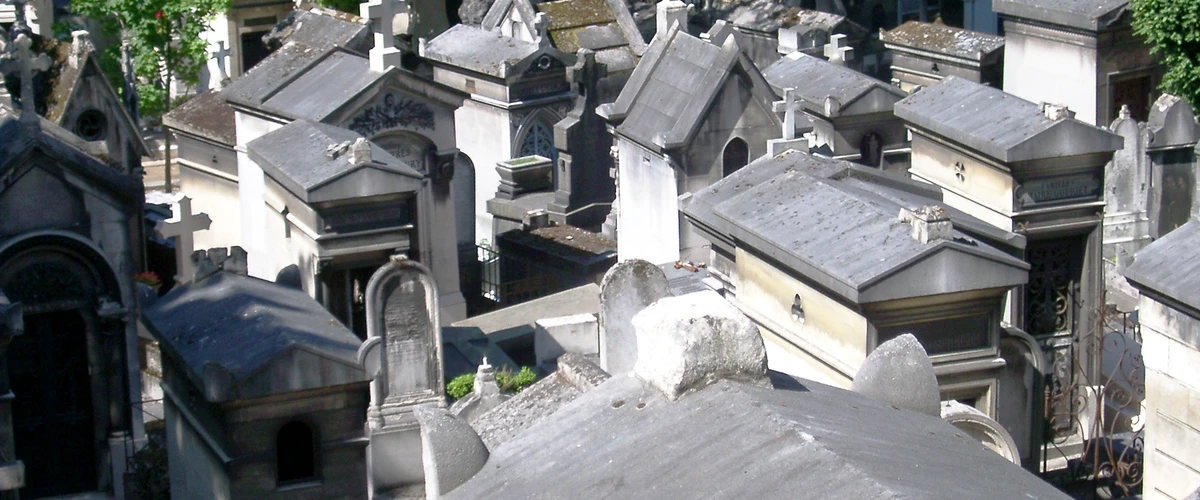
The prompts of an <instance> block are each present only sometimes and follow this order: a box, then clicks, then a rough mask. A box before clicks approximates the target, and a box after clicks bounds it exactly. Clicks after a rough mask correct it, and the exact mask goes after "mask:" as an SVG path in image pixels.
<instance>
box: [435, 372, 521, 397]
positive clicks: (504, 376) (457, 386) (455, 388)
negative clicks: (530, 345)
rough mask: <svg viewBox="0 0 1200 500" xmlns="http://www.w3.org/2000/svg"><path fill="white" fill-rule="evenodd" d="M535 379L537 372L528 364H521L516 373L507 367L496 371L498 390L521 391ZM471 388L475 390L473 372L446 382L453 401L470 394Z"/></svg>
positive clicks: (447, 391) (448, 393)
mask: <svg viewBox="0 0 1200 500" xmlns="http://www.w3.org/2000/svg"><path fill="white" fill-rule="evenodd" d="M535 381H537V374H536V373H534V372H533V369H532V368H530V367H528V366H522V367H521V369H520V370H518V371H517V373H513V372H512V370H511V369H509V368H507V367H505V368H503V369H501V370H500V371H498V372H496V385H499V386H500V390H501V391H504V392H511V393H517V392H521V390H522V389H524V388H525V387H527V386H529V384H532V383H534V382H535ZM473 390H475V374H474V373H464V374H462V375H459V376H457V377H454V378H452V379H450V381H449V382H446V394H447V395H449V396H450V398H451V399H453V400H455V401H458V400H459V399H462V397H463V396H466V395H467V394H470V393H471V391H473Z"/></svg>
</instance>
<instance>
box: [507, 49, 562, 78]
mask: <svg viewBox="0 0 1200 500" xmlns="http://www.w3.org/2000/svg"><path fill="white" fill-rule="evenodd" d="M543 55H545V56H549V57H550V59H551V60H552V66H550V67H547V68H541V67H540V64H541V60H542V56H543ZM572 64H575V55H574V54H568V53H566V52H563V51H561V50H558V49H556V48H554V47H552V46H549V45H547V46H545V47H542V48H540V49H538V50H537V51H536V52H534V53H532V54H529V55H528V56H525V58H524V59H521V62H518V63H516V64H514V65H512V66H510V67H509V70H508V74H509V75H510V77H511V75H520V74H524V73H526V72H531V71H549V70H552V69H558V68H562V67H567V66H571V65H572Z"/></svg>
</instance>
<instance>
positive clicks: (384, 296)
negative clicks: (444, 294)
mask: <svg viewBox="0 0 1200 500" xmlns="http://www.w3.org/2000/svg"><path fill="white" fill-rule="evenodd" d="M437 297H438V293H437V286H436V284H435V283H434V281H433V278H432V275H431V274H430V272H429V270H428V269H426V268H425V266H422V265H421V264H418V263H416V262H413V261H410V260H408V259H406V258H403V257H393V258H392V260H391V262H388V263H387V264H385V265H384V266H383V267H381V268H379V270H378V271H376V272H375V274H374V275H373V276H372V277H371V281H370V282H369V283H368V284H367V341H366V342H364V343H363V346H362V348H360V349H359V360H360V362H361V363H362V364H363V365H364V366H365V367H367V369H368V372H369V373H372V374H373V375H374V377H375V381H374V382H373V386H372V396H371V412H372V415H371V419H372V423H373V424H375V423H378V424H381V426H382V427H385V428H386V427H392V426H396V425H413V424H415V421H414V420H413V419H412V409H413V407H415V406H416V405H420V404H428V403H435V404H438V405H444V404H445V382H444V381H443V379H442V377H443V375H442V371H443V368H442V334H441V325H440V321H439V317H438V304H437Z"/></svg>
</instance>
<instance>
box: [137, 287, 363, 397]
mask: <svg viewBox="0 0 1200 500" xmlns="http://www.w3.org/2000/svg"><path fill="white" fill-rule="evenodd" d="M142 320H143V323H144V324H145V325H146V326H147V327H148V328H149V329H150V331H151V332H152V333H153V334H154V335H155V336H156V337H157V338H158V340H159V341H161V342H162V344H163V352H164V354H166V355H168V356H169V357H170V359H173V360H175V361H176V362H177V363H178V364H180V365H181V368H183V369H184V371H185V374H186V375H187V376H188V378H189V379H190V380H191V381H192V383H193V384H195V385H196V387H197V388H198V389H199V390H200V392H201V393H205V395H206V397H207V399H208V400H209V401H213V402H217V401H228V400H232V399H246V398H254V397H263V396H269V395H271V394H280V393H285V392H294V391H301V390H307V389H316V388H321V387H330V386H334V385H343V384H349V383H355V382H362V381H366V380H369V379H368V377H367V376H366V373H364V372H363V371H362V369H361V368H359V366H358V362H357V360H356V358H355V355H356V353H357V350H358V347H359V346H360V345H361V344H362V341H360V340H359V339H358V338H357V337H355V336H354V334H352V333H350V331H349V330H347V329H346V327H345V326H342V323H341V322H340V321H338V320H337V318H334V317H333V315H331V314H329V312H328V311H326V310H325V308H324V307H322V306H321V304H319V303H317V302H316V301H314V300H313V299H312V298H311V297H309V296H308V295H307V294H305V293H304V291H303V290H299V289H296V288H291V287H287V286H282V285H278V284H275V283H271V282H269V281H264V280H260V279H258V278H251V277H247V276H240V275H237V274H233V273H228V272H223V271H222V272H218V273H217V274H215V275H213V276H211V277H209V278H206V279H204V280H202V281H200V282H198V283H197V282H190V283H186V284H183V285H179V286H176V287H175V288H174V289H172V290H171V291H170V293H168V294H167V295H165V296H163V297H162V298H160V299H158V301H157V302H155V303H154V305H153V306H152V307H150V308H149V309H147V310H145V311H143V312H142ZM210 367H211V368H210ZM316 367H319V369H314V368H316ZM279 373H283V374H292V375H290V376H287V375H285V376H282V377H279V376H273V375H277V374H279ZM301 374H302V376H301ZM214 375H216V377H215V378H214ZM213 383H218V384H220V385H224V386H225V387H223V389H224V390H223V391H219V392H224V393H225V394H211V393H208V391H207V390H206V389H208V388H209V387H210V386H211V385H213Z"/></svg>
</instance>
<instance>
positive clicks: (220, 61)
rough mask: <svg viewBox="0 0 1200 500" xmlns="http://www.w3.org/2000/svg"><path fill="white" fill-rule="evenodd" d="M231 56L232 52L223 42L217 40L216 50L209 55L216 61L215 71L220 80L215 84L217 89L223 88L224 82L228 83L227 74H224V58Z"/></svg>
mask: <svg viewBox="0 0 1200 500" xmlns="http://www.w3.org/2000/svg"><path fill="white" fill-rule="evenodd" d="M231 54H233V52H231V51H230V50H229V49H228V48H226V47H225V40H217V50H216V51H215V52H212V53H210V54H209V55H211V56H212V57H213V59H216V60H217V71H218V72H220V75H219V76H220V77H221V79H220V80H219V81H218V82H217V88H221V87H224V86H225V82H227V81H229V74H228V73H226V72H225V58H226V57H229V56H230V55H231Z"/></svg>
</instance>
